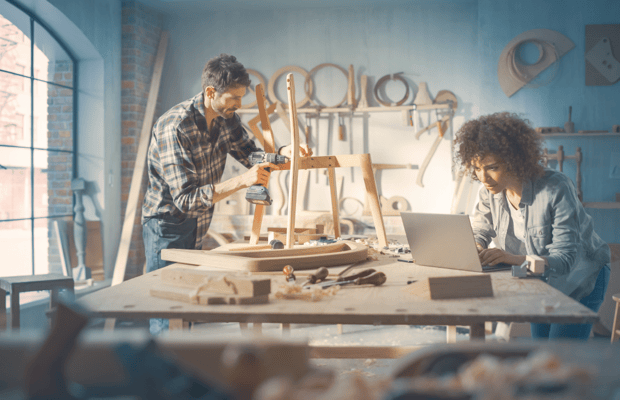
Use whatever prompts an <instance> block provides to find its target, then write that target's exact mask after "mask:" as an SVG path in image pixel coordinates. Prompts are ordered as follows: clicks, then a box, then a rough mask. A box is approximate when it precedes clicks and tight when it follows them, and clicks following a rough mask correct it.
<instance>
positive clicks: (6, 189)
mask: <svg viewBox="0 0 620 400" xmlns="http://www.w3.org/2000/svg"><path fill="white" fill-rule="evenodd" d="M31 190H32V186H31V179H30V150H29V149H15V148H10V147H0V221H1V220H6V219H19V218H30V217H31V216H32V213H31V203H32V201H31V193H32V192H31ZM0 254H2V253H0ZM0 276H1V275H0Z"/></svg>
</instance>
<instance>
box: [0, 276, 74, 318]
mask: <svg viewBox="0 0 620 400" xmlns="http://www.w3.org/2000/svg"><path fill="white" fill-rule="evenodd" d="M60 289H67V290H70V291H71V293H73V278H70V277H67V276H64V275H61V274H46V275H26V276H10V277H6V278H0V330H5V329H6V328H7V327H8V328H11V329H19V294H20V293H22V292H34V291H37V290H49V291H50V308H54V307H55V306H56V302H57V301H58V293H59V291H60ZM7 292H8V293H10V294H11V318H7V313H6V294H7Z"/></svg>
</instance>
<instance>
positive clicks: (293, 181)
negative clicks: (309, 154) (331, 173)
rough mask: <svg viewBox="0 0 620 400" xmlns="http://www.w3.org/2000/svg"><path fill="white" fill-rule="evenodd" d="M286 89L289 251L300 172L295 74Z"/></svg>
mask: <svg viewBox="0 0 620 400" xmlns="http://www.w3.org/2000/svg"><path fill="white" fill-rule="evenodd" d="M286 87H287V92H288V109H289V114H290V123H291V177H290V179H289V195H288V223H287V228H288V230H287V233H286V244H285V247H286V248H287V249H291V248H293V245H294V244H295V238H294V237H293V233H294V232H295V212H296V208H297V178H298V176H297V175H298V171H299V158H300V157H299V125H298V123H297V106H296V105H295V80H294V78H293V74H288V75H287V77H286Z"/></svg>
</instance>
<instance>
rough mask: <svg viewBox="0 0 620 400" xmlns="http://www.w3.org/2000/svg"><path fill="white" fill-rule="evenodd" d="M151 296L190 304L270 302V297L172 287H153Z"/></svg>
mask: <svg viewBox="0 0 620 400" xmlns="http://www.w3.org/2000/svg"><path fill="white" fill-rule="evenodd" d="M149 293H150V295H151V296H153V297H158V298H161V299H167V300H174V301H182V302H183V303H189V304H201V305H219V304H233V305H243V304H265V303H267V302H268V301H269V295H267V294H264V295H260V296H242V295H241V296H238V295H229V294H221V293H213V292H208V291H199V292H196V290H194V289H190V288H184V287H177V286H171V285H162V284H159V285H154V286H153V287H151V290H150V292H149Z"/></svg>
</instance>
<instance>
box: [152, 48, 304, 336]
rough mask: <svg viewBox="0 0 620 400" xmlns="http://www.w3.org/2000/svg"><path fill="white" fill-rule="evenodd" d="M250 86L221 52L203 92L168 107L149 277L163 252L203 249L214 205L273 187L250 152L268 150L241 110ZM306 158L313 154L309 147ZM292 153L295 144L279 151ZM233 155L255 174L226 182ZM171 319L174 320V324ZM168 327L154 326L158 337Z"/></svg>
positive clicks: (155, 168) (158, 150)
mask: <svg viewBox="0 0 620 400" xmlns="http://www.w3.org/2000/svg"><path fill="white" fill-rule="evenodd" d="M249 85H250V77H249V75H248V73H247V72H246V70H245V68H244V67H243V65H242V64H241V63H239V62H238V61H237V59H236V58H235V57H233V56H231V55H228V54H221V55H220V56H218V57H214V58H212V59H211V60H209V61H208V62H207V64H206V65H205V68H204V70H203V73H202V92H201V93H199V94H197V95H196V96H194V97H193V98H191V99H189V100H186V101H184V102H182V103H180V104H178V105H176V106H174V107H172V108H171V109H170V110H168V111H167V112H166V113H165V114H164V115H162V116H161V117H160V118H159V119H158V120H157V122H156V123H155V126H154V127H153V136H152V138H151V143H150V146H149V150H148V178H149V182H148V187H147V190H146V194H145V197H144V205H143V207H142V228H143V239H144V250H145V253H146V270H147V272H151V271H154V270H156V269H159V268H162V267H165V266H166V265H168V264H170V263H169V262H166V261H163V260H162V259H161V250H162V249H167V248H176V249H201V248H202V239H203V238H204V236H205V235H206V233H207V230H208V229H209V225H210V223H211V219H212V217H213V206H214V204H215V203H217V202H218V201H220V200H222V199H224V198H226V197H227V196H229V195H231V194H232V193H234V192H236V191H237V190H240V189H244V188H248V187H250V186H252V185H254V184H262V185H265V184H266V183H267V181H268V179H269V172H268V171H266V170H265V168H276V166H275V165H273V164H270V163H263V164H259V165H255V166H252V165H251V164H250V162H249V161H248V156H249V155H250V153H252V152H255V151H260V149H259V148H257V147H256V145H255V144H254V142H253V141H252V140H251V139H250V138H249V137H248V135H247V133H246V132H245V129H243V127H242V125H241V121H240V119H239V116H238V115H237V114H236V113H235V111H236V110H237V109H239V108H240V107H241V99H242V98H243V96H244V95H245V92H246V88H247V87H248V86H249ZM300 152H301V155H302V156H308V155H311V152H310V150H309V149H308V147H307V146H305V145H304V146H301V147H300ZM278 153H279V154H282V155H285V156H289V157H290V155H291V147H290V146H286V147H283V148H280V149H279V150H278ZM227 154H230V155H231V156H233V157H234V158H235V159H237V160H238V161H239V162H241V163H242V164H243V165H245V166H246V167H247V168H248V169H249V170H248V171H247V172H245V173H243V174H241V175H239V176H236V177H233V178H231V179H229V180H227V181H224V182H220V179H221V177H222V174H223V172H224V166H225V164H226V155H227ZM166 322H167V320H166ZM165 325H166V324H162V323H159V324H157V323H155V324H154V322H153V321H151V332H152V333H158V332H159V331H160V330H161V329H162V328H164V329H165Z"/></svg>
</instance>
